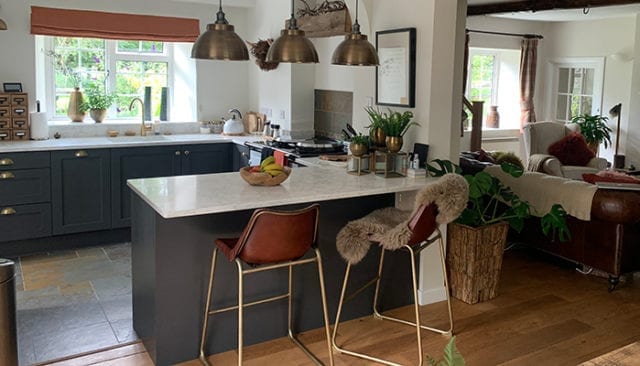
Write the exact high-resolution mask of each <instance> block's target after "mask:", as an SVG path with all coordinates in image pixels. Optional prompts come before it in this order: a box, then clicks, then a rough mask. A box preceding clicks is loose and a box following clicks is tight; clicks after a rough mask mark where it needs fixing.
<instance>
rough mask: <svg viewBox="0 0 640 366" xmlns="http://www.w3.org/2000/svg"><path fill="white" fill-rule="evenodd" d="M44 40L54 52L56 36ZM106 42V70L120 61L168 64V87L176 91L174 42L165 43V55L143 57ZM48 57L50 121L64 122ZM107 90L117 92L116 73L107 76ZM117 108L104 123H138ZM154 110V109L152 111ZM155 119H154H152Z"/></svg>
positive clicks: (47, 92)
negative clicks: (120, 112) (120, 113)
mask: <svg viewBox="0 0 640 366" xmlns="http://www.w3.org/2000/svg"><path fill="white" fill-rule="evenodd" d="M41 37H42V38H43V45H44V50H53V48H54V37H55V36H41ZM65 38H73V37H65ZM104 41H105V60H104V62H105V69H106V70H115V69H116V63H117V62H118V61H123V60H128V61H137V62H139V61H150V62H166V63H167V87H169V90H170V91H171V92H172V91H173V90H174V88H173V86H174V74H175V65H174V54H173V53H174V44H173V42H164V47H163V53H162V54H148V55H141V54H137V53H129V52H120V53H119V52H117V44H118V41H117V40H111V39H104ZM48 58H49V57H48V56H45V64H44V78H45V93H46V110H47V111H52V112H50V113H49V119H50V120H52V121H64V120H66V119H67V117H66V116H59V115H56V114H55V110H56V107H55V103H56V98H55V85H54V84H55V83H54V80H55V74H54V66H53V62H51V60H48ZM107 88H108V91H109V92H113V91H115V88H116V72H109V74H108V76H107ZM143 97H144V95H140V98H143ZM167 97H168V98H169V101H168V105H167V116H170V115H171V103H170V100H171V97H170V96H167ZM116 109H117V106H116V105H115V104H114V105H113V106H111V108H109V110H108V111H107V116H108V119H107V120H105V121H104V122H130V121H137V118H132V117H123V118H118V117H117V111H116ZM152 110H153V109H152ZM152 118H153V117H152Z"/></svg>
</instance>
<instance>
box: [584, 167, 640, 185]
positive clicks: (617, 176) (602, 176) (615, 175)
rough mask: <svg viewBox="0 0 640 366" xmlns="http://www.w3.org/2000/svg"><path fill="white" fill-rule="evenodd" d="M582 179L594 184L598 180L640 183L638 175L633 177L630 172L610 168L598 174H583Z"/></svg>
mask: <svg viewBox="0 0 640 366" xmlns="http://www.w3.org/2000/svg"><path fill="white" fill-rule="evenodd" d="M582 180H584V181H585V182H589V183H592V184H596V182H611V183H636V184H640V179H638V178H636V177H632V176H630V175H629V174H625V173H620V172H616V171H609V170H604V171H601V172H598V173H597V174H582Z"/></svg>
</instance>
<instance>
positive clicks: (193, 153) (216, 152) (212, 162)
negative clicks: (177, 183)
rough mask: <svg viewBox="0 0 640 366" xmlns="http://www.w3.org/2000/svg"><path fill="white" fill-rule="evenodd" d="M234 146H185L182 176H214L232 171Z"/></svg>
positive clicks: (183, 147) (182, 147)
mask: <svg viewBox="0 0 640 366" xmlns="http://www.w3.org/2000/svg"><path fill="white" fill-rule="evenodd" d="M231 146H232V144H204V145H184V146H181V149H182V174H212V173H225V172H229V171H231V151H230V149H231Z"/></svg>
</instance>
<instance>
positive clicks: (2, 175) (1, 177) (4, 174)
mask: <svg viewBox="0 0 640 366" xmlns="http://www.w3.org/2000/svg"><path fill="white" fill-rule="evenodd" d="M15 177H16V176H15V175H13V173H11V172H2V173H0V180H4V179H13V178H15Z"/></svg>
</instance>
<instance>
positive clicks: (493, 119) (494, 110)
mask: <svg viewBox="0 0 640 366" xmlns="http://www.w3.org/2000/svg"><path fill="white" fill-rule="evenodd" d="M486 127H489V128H500V113H498V106H497V105H492V106H490V107H489V115H487V124H486Z"/></svg>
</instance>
